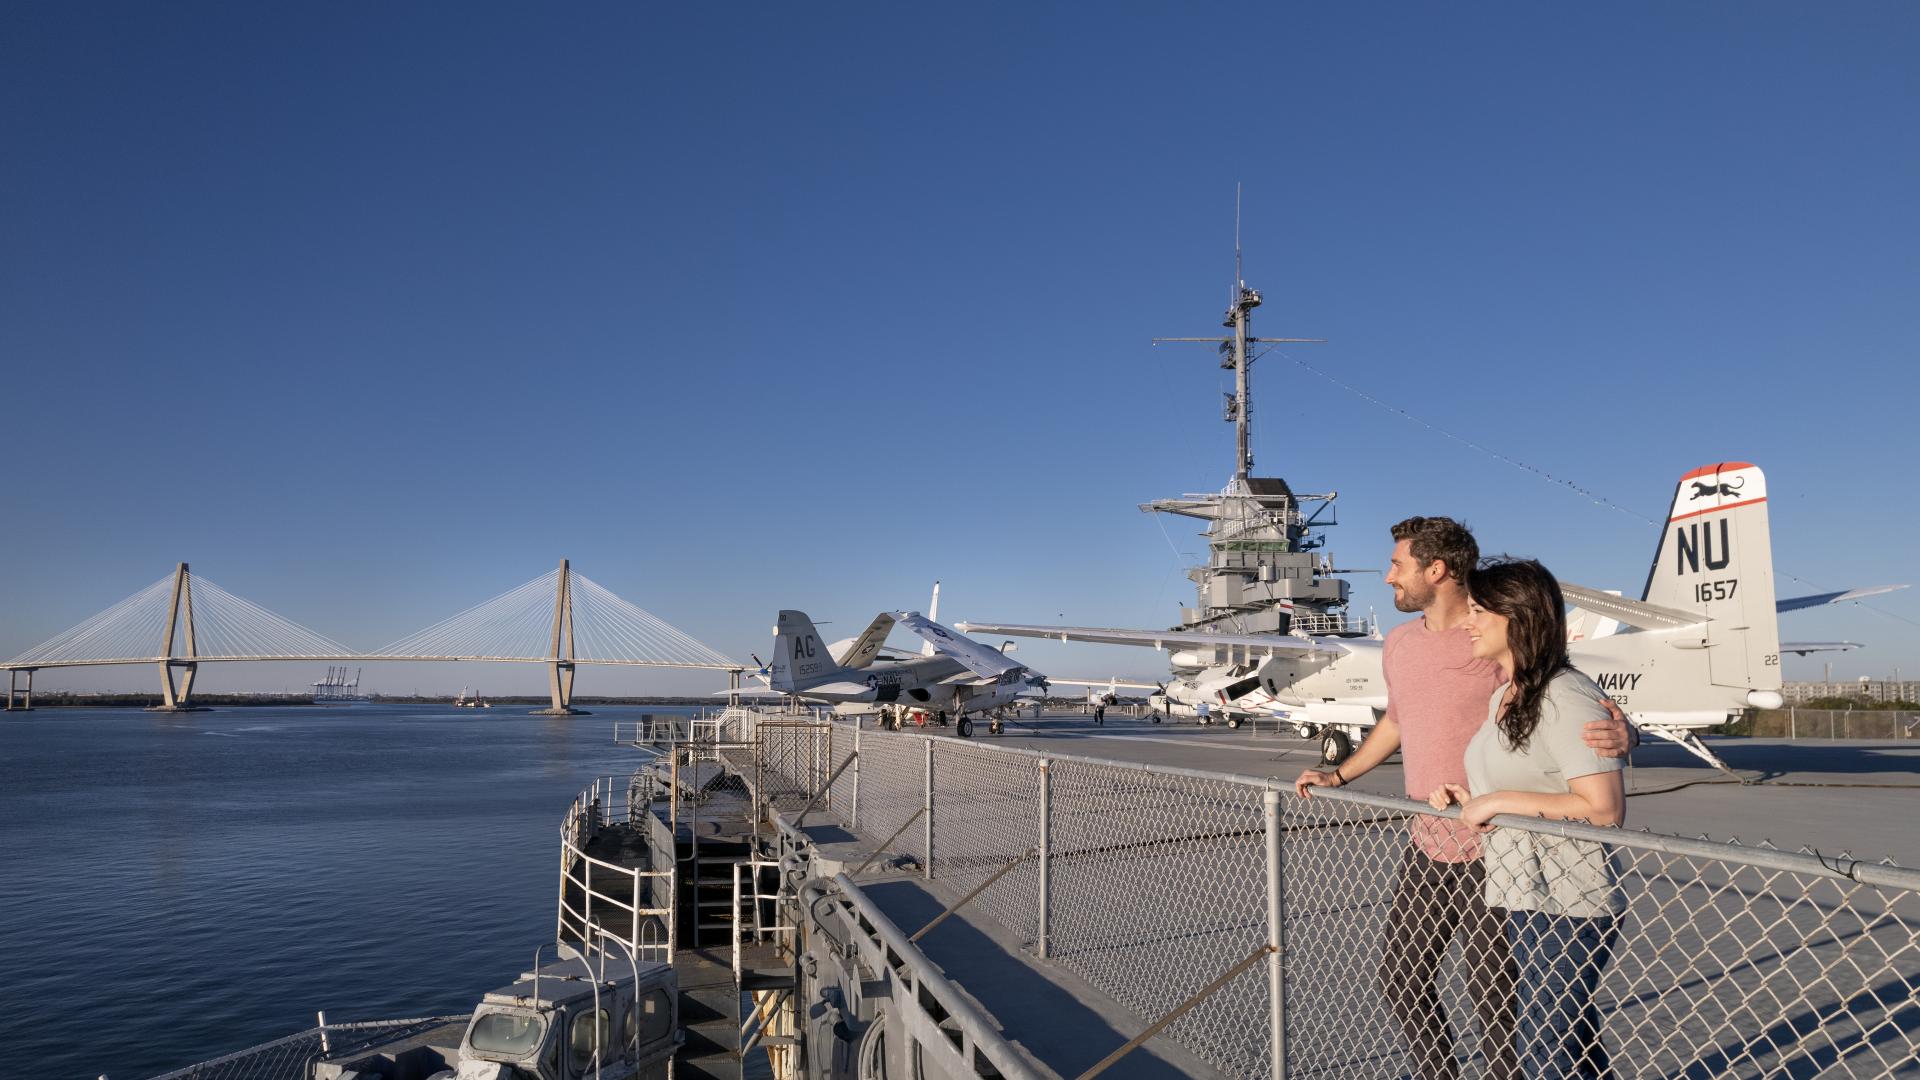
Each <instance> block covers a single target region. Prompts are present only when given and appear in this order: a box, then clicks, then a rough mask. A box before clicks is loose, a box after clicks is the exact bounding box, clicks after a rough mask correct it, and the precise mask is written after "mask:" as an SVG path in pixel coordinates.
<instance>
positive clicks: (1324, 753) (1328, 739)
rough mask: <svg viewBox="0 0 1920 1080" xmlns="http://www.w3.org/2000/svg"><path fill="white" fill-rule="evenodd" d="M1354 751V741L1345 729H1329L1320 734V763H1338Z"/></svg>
mask: <svg viewBox="0 0 1920 1080" xmlns="http://www.w3.org/2000/svg"><path fill="white" fill-rule="evenodd" d="M1351 753H1353V742H1352V741H1351V740H1349V739H1348V738H1347V733H1346V732H1344V731H1333V730H1328V731H1326V732H1324V733H1323V734H1322V735H1321V736H1320V764H1322V765H1338V764H1340V763H1341V762H1343V761H1345V760H1347V755H1348V754H1351Z"/></svg>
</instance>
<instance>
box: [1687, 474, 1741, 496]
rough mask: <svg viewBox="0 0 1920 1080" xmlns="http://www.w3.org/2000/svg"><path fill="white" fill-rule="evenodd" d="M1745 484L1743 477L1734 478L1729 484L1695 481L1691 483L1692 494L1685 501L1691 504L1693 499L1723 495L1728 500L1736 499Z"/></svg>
mask: <svg viewBox="0 0 1920 1080" xmlns="http://www.w3.org/2000/svg"><path fill="white" fill-rule="evenodd" d="M1746 484H1747V478H1746V477H1744V476H1741V477H1736V478H1735V479H1734V482H1733V483H1730V484H1715V483H1711V482H1709V481H1706V480H1695V481H1694V482H1693V494H1691V495H1689V496H1687V501H1688V502H1692V501H1693V500H1695V499H1704V498H1706V497H1707V496H1708V495H1724V496H1726V497H1727V498H1729V499H1737V498H1739V497H1740V489H1741V488H1743V487H1745V486H1746Z"/></svg>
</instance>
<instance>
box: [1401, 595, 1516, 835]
mask: <svg viewBox="0 0 1920 1080" xmlns="http://www.w3.org/2000/svg"><path fill="white" fill-rule="evenodd" d="M1381 663H1382V665H1383V666H1384V668H1385V672H1386V677H1387V715H1388V716H1389V717H1391V718H1393V719H1394V720H1396V721H1398V722H1399V724H1400V760H1401V763H1402V764H1403V765H1404V766H1405V768H1406V773H1407V797H1408V798H1410V799H1419V800H1420V801H1422V802H1425V801H1426V798H1427V796H1428V795H1430V794H1432V793H1433V789H1434V788H1437V787H1439V786H1440V785H1442V784H1459V785H1461V786H1462V787H1464V786H1466V783H1467V743H1469V742H1471V741H1473V736H1474V735H1475V734H1476V733H1477V732H1479V730H1480V728H1481V727H1482V726H1483V725H1484V724H1486V722H1487V699H1488V698H1491V697H1492V696H1493V691H1494V689H1495V688H1496V687H1498V686H1499V685H1500V684H1501V683H1502V682H1504V681H1506V680H1505V679H1504V678H1503V677H1502V676H1501V674H1500V667H1499V665H1497V664H1495V663H1494V662H1493V661H1491V660H1477V659H1475V658H1474V655H1473V639H1472V638H1470V637H1468V636H1467V630H1466V627H1464V626H1456V627H1454V628H1453V629H1452V630H1442V631H1434V630H1429V629H1427V624H1426V620H1425V619H1420V618H1416V619H1412V620H1409V621H1407V622H1404V623H1401V624H1400V625H1399V626H1396V627H1394V628H1393V629H1392V630H1390V631H1388V633H1387V643H1386V646H1385V648H1384V650H1383V655H1382V657H1381ZM1411 828H1412V832H1413V842H1414V844H1415V845H1416V846H1418V847H1419V848H1420V850H1421V851H1423V852H1425V853H1426V854H1427V855H1428V856H1430V857H1431V858H1434V859H1437V860H1439V861H1441V862H1466V861H1468V860H1470V859H1477V858H1479V857H1480V837H1479V835H1478V834H1476V833H1475V832H1474V831H1473V830H1472V829H1469V828H1467V827H1466V826H1464V825H1461V824H1459V823H1458V822H1454V821H1448V820H1445V819H1443V818H1431V817H1426V816H1424V815H1422V816H1418V817H1415V818H1414V819H1413V821H1412V824H1411Z"/></svg>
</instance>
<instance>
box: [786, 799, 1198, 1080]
mask: <svg viewBox="0 0 1920 1080" xmlns="http://www.w3.org/2000/svg"><path fill="white" fill-rule="evenodd" d="M803 831H805V832H806V833H807V835H808V837H809V838H810V839H812V840H813V842H814V844H815V847H816V850H817V851H818V852H819V855H820V858H821V859H823V860H828V861H830V862H839V863H844V864H845V867H844V868H845V869H848V870H851V869H853V868H854V867H857V866H859V865H860V864H861V863H862V862H865V861H866V858H867V856H868V855H869V854H871V852H872V848H871V847H870V846H869V845H868V844H867V843H865V842H863V841H859V840H856V839H855V838H853V837H851V836H850V835H849V834H848V833H847V831H846V830H845V829H842V828H840V827H839V826H837V825H829V824H820V825H815V824H812V823H809V824H808V825H807V826H806V827H805V829H804V830H803ZM889 854H890V853H889ZM892 861H893V860H892V859H891V858H890V857H889V855H886V854H883V855H882V857H881V858H878V859H875V860H874V862H873V866H872V867H871V868H869V869H868V870H867V871H866V872H865V873H863V874H861V875H860V876H859V877H857V878H856V879H855V881H856V882H857V883H858V884H859V885H860V886H861V888H862V889H863V890H865V892H866V894H867V895H868V896H869V897H870V898H872V900H873V901H874V903H875V904H877V905H879V907H880V910H881V911H882V912H884V913H885V914H886V916H887V917H888V918H889V919H892V920H893V922H894V924H895V925H896V926H899V927H900V928H901V929H902V930H904V931H905V932H906V933H907V934H908V935H912V934H914V933H916V932H917V931H919V929H920V928H921V927H923V926H925V925H926V924H927V923H929V922H931V921H933V919H934V918H935V917H936V916H938V915H939V914H940V913H941V912H942V911H943V910H945V909H946V907H947V905H949V904H951V903H953V902H955V901H956V900H958V899H959V898H960V894H958V893H955V892H953V891H952V890H951V889H949V888H947V887H946V886H944V885H943V884H942V883H941V882H939V881H938V879H937V878H936V880H935V881H933V882H931V883H929V882H927V881H925V880H923V879H922V878H921V877H920V873H919V871H918V869H915V868H910V869H906V870H900V869H894V868H893V867H892V866H891V865H889V864H890V863H891V862H892ZM830 872H831V871H830ZM918 944H919V946H920V949H921V951H922V952H924V953H925V954H926V955H927V958H928V959H930V960H932V961H933V962H934V963H935V964H938V965H939V966H940V969H941V971H942V972H943V973H944V974H945V975H946V976H947V978H949V979H951V980H953V982H954V983H955V984H957V985H958V986H959V987H960V988H961V989H962V990H963V991H966V992H967V993H969V994H970V995H973V996H974V1004H976V1005H978V1006H979V1007H980V1008H981V1010H982V1011H983V1012H985V1013H987V1014H988V1015H989V1016H991V1017H993V1018H994V1020H995V1021H997V1022H998V1023H999V1024H1000V1028H1001V1032H1002V1034H1004V1035H1005V1036H1006V1037H1007V1039H1008V1040H1010V1041H1011V1042H1013V1043H1015V1044H1017V1045H1019V1046H1020V1047H1021V1048H1022V1049H1024V1050H1025V1051H1026V1052H1027V1053H1028V1054H1029V1055H1030V1056H1031V1057H1032V1058H1033V1059H1034V1060H1036V1061H1039V1062H1040V1063H1041V1064H1043V1065H1045V1066H1047V1067H1048V1068H1050V1069H1052V1070H1053V1071H1054V1072H1055V1073H1057V1074H1059V1075H1060V1076H1063V1077H1074V1076H1078V1075H1080V1074H1081V1073H1083V1072H1085V1071H1086V1070H1087V1069H1089V1068H1091V1067H1093V1066H1094V1065H1095V1064H1096V1063H1098V1062H1099V1061H1100V1059H1101V1058H1103V1057H1106V1056H1107V1054H1109V1053H1111V1052H1112V1051H1113V1050H1115V1049H1117V1048H1118V1047H1119V1046H1120V1045H1121V1044H1123V1043H1125V1042H1126V1041H1127V1040H1128V1039H1131V1038H1133V1037H1134V1036H1135V1035H1137V1034H1139V1032H1140V1031H1141V1029H1142V1028H1144V1027H1145V1026H1146V1025H1145V1024H1144V1023H1142V1022H1141V1021H1140V1020H1139V1019H1138V1018H1136V1017H1134V1016H1133V1015H1132V1014H1130V1013H1129V1012H1127V1010H1126V1009H1124V1008H1122V1007H1121V1006H1119V1005H1118V1004H1116V1003H1115V1002H1114V1001H1113V1000H1112V999H1111V998H1109V997H1107V996H1106V995H1105V994H1103V993H1101V992H1100V991H1099V990H1097V989H1095V988H1094V987H1092V986H1090V985H1088V984H1087V983H1086V982H1084V981H1082V980H1080V979H1078V978H1075V977H1074V976H1073V975H1072V974H1070V973H1068V972H1066V971H1063V970H1061V969H1060V968H1058V967H1057V966H1054V965H1048V964H1042V963H1040V962H1037V961H1036V960H1035V959H1034V958H1033V957H1032V955H1031V954H1029V953H1027V952H1025V951H1023V950H1022V949H1021V948H1020V944H1019V943H1018V942H1016V941H1012V940H1011V939H1010V938H1009V937H1008V936H1007V934H1006V932H1005V931H1004V930H1003V929H1001V928H1000V926H999V925H998V923H996V922H995V921H994V920H993V919H990V918H985V917H984V912H978V911H970V910H969V909H966V908H962V909H961V910H960V911H959V912H958V913H956V914H955V915H954V916H953V917H952V918H950V919H948V920H946V921H945V922H943V923H941V924H940V925H939V926H938V927H936V928H935V929H934V930H933V931H932V932H931V933H929V934H928V935H927V936H926V937H924V938H921V939H920V941H919V942H918ZM973 988H984V989H985V991H986V996H985V997H984V998H982V997H980V996H979V995H978V994H976V993H975V991H974V989H973ZM1219 1075H1220V1074H1219V1072H1217V1071H1216V1070H1214V1069H1213V1068H1211V1067H1209V1066H1208V1065H1206V1064H1205V1063H1204V1062H1202V1061H1200V1060H1199V1059H1198V1058H1196V1057H1194V1056H1193V1055H1192V1054H1191V1053H1189V1052H1188V1051H1186V1050H1185V1049H1184V1048H1182V1047H1181V1046H1179V1044H1177V1043H1173V1042H1170V1041H1168V1040H1166V1039H1163V1038H1155V1039H1150V1040H1148V1041H1147V1043H1146V1044H1145V1045H1144V1046H1142V1047H1140V1048H1139V1049H1138V1050H1135V1051H1134V1052H1133V1053H1131V1054H1128V1055H1127V1056H1126V1057H1124V1058H1122V1059H1121V1060H1120V1061H1119V1062H1117V1063H1116V1064H1114V1065H1113V1066H1112V1067H1111V1068H1109V1069H1108V1070H1107V1071H1106V1072H1104V1073H1102V1074H1101V1076H1103V1077H1113V1078H1115V1080H1161V1078H1167V1080H1171V1078H1174V1077H1184V1076H1199V1077H1214V1076H1219Z"/></svg>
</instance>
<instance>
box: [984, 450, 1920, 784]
mask: <svg viewBox="0 0 1920 1080" xmlns="http://www.w3.org/2000/svg"><path fill="white" fill-rule="evenodd" d="M1767 513H1768V511H1767V484H1766V477H1765V476H1764V475H1763V474H1762V473H1761V471H1760V469H1759V468H1758V467H1756V466H1754V465H1752V464H1749V463H1747V462H1737V461H1733V462H1720V463H1718V464H1714V465H1708V466H1705V467H1703V468H1699V469H1694V470H1692V471H1690V472H1688V473H1687V474H1686V475H1685V476H1683V477H1681V479H1680V483H1679V485H1678V486H1677V487H1676V488H1675V490H1674V495H1673V502H1672V504H1671V509H1670V510H1669V512H1668V515H1667V521H1666V523H1665V524H1663V525H1662V526H1661V535H1660V543H1659V546H1658V548H1657V550H1656V552H1655V555H1654V561H1653V565H1652V567H1651V568H1650V569H1649V570H1648V574H1647V581H1646V585H1645V586H1644V587H1643V588H1642V590H1641V594H1640V599H1638V600H1630V599H1627V598H1625V597H1623V596H1621V595H1619V594H1616V593H1609V592H1604V591H1602V590H1599V589H1590V588H1586V587H1584V586H1581V585H1574V584H1570V583H1564V582H1563V583H1562V584H1561V589H1562V591H1563V592H1564V594H1565V596H1566V599H1567V601H1568V603H1569V605H1570V606H1571V607H1572V608H1573V609H1574V611H1573V617H1572V619H1571V620H1570V626H1571V627H1572V630H1571V631H1570V633H1569V637H1570V638H1577V640H1572V641H1570V642H1569V644H1568V653H1569V656H1570V658H1571V659H1572V661H1573V665H1574V666H1575V667H1577V668H1579V669H1580V670H1581V671H1583V672H1585V673H1586V674H1587V675H1589V676H1591V677H1592V678H1593V680H1594V681H1595V682H1597V683H1599V684H1600V687H1601V689H1603V690H1605V691H1607V692H1608V693H1609V694H1610V695H1612V697H1613V699H1614V701H1615V702H1617V703H1618V704H1619V706H1620V708H1621V710H1622V711H1623V712H1625V713H1626V714H1627V716H1628V718H1629V719H1631V720H1632V721H1633V723H1634V724H1636V725H1637V726H1638V727H1639V728H1640V729H1641V730H1643V731H1646V732H1648V733H1650V734H1653V735H1657V736H1659V737H1661V738H1663V739H1668V740H1671V741H1673V742H1675V743H1677V744H1679V745H1680V746H1682V747H1684V748H1685V749H1686V750H1687V751H1688V752H1690V753H1692V754H1694V755H1695V756H1697V757H1699V758H1701V759H1702V760H1704V761H1706V762H1707V763H1709V764H1711V765H1713V766H1715V767H1716V768H1720V769H1725V768H1726V765H1725V763H1723V762H1722V761H1721V760H1720V759H1719V758H1718V757H1717V756H1716V755H1714V753H1713V752H1712V751H1711V750H1709V749H1708V748H1707V747H1706V745H1705V744H1704V743H1702V742H1701V741H1700V738H1699V733H1700V732H1702V731H1705V730H1709V729H1712V728H1716V727H1719V726H1721V725H1723V724H1726V723H1728V722H1729V721H1731V720H1736V719H1739V718H1740V717H1741V716H1742V715H1744V714H1745V712H1746V710H1748V709H1750V708H1763V709H1771V708H1778V707H1780V705H1781V696H1780V655H1781V653H1783V652H1791V653H1798V654H1801V655H1804V654H1806V653H1809V652H1823V651H1832V650H1837V649H1845V648H1852V647H1854V644H1853V643H1852V642H1785V643H1783V642H1781V641H1780V638H1779V630H1778V620H1777V618H1776V616H1777V614H1778V613H1779V612H1782V611H1793V610H1797V609H1800V608H1805V607H1813V606H1816V605H1820V604H1832V603H1840V602H1842V601H1846V600H1856V599H1859V598H1861V597H1864V596H1871V595H1874V594H1876V593H1882V592H1888V591H1891V590H1893V589H1899V588H1905V587H1906V586H1904V585H1889V586H1880V587H1875V588H1867V589H1852V590H1847V591H1843V592H1832V593H1820V594H1817V595H1813V596H1800V597H1792V598H1789V599H1786V600H1779V601H1776V600H1775V599H1774V586H1773V548H1772V540H1771V537H1770V535H1769V531H1768V523H1767ZM959 626H960V628H961V629H963V630H968V631H979V632H986V633H992V634H1011V635H1014V636H1016V637H1018V636H1026V637H1038V638H1052V639H1054V640H1056V641H1089V642H1101V643H1106V644H1119V645H1142V646H1147V647H1150V648H1155V649H1161V650H1165V651H1168V652H1170V653H1174V654H1175V656H1176V657H1178V656H1180V655H1181V654H1182V653H1184V654H1185V655H1186V656H1187V657H1188V658H1189V659H1191V658H1192V657H1194V656H1206V657H1210V658H1212V659H1214V660H1215V663H1214V664H1213V665H1212V666H1208V667H1206V668H1205V669H1204V670H1202V671H1201V672H1200V673H1199V674H1198V675H1196V676H1194V677H1192V678H1191V679H1190V680H1187V681H1185V682H1180V683H1174V684H1170V685H1169V686H1168V687H1167V689H1166V691H1164V694H1163V696H1161V697H1160V698H1158V699H1157V700H1156V704H1162V705H1165V706H1169V707H1171V706H1179V707H1181V708H1184V709H1191V710H1194V711H1195V712H1198V711H1200V710H1203V709H1204V710H1206V711H1208V712H1210V713H1213V714H1214V715H1216V716H1220V715H1224V716H1225V718H1226V719H1227V722H1228V723H1229V724H1232V725H1234V726H1238V723H1239V721H1240V719H1241V718H1244V717H1249V716H1262V715H1264V716H1272V717H1275V718H1278V719H1280V720H1281V721H1282V722H1285V723H1290V724H1292V725H1294V726H1295V727H1296V728H1297V729H1298V731H1299V733H1300V735H1301V736H1302V737H1303V738H1314V737H1316V736H1317V737H1319V738H1320V740H1321V756H1322V759H1323V760H1324V761H1325V762H1327V763H1328V764H1338V763H1339V762H1340V761H1342V760H1344V759H1345V758H1346V756H1347V754H1348V753H1349V752H1351V750H1352V747H1353V743H1354V742H1355V741H1356V740H1358V739H1360V738H1362V737H1363V736H1364V735H1365V733H1366V730H1367V729H1368V728H1370V727H1372V726H1373V724H1374V723H1375V721H1377V720H1378V719H1379V717H1380V716H1381V715H1382V714H1383V713H1384V712H1385V710H1386V706H1387V684H1386V678H1385V676H1384V675H1383V674H1382V669H1381V652H1382V644H1383V642H1382V641H1380V640H1379V639H1377V638H1362V637H1310V636H1292V635H1280V634H1213V633H1195V632H1186V631H1178V630H1113V629H1102V628H1098V627H1078V626H1027V625H1018V624H1008V623H979V622H962V623H960V624H959ZM1176 662H1179V661H1178V660H1176Z"/></svg>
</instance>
